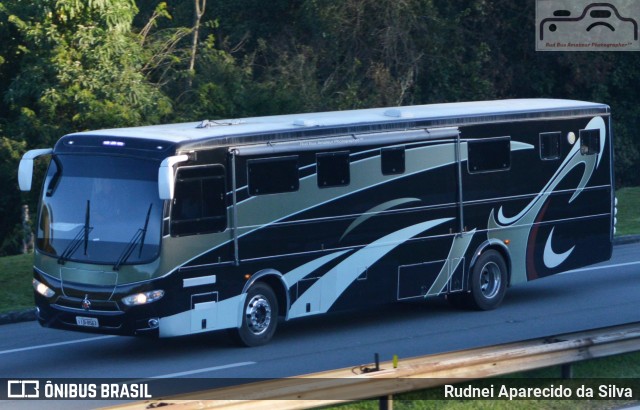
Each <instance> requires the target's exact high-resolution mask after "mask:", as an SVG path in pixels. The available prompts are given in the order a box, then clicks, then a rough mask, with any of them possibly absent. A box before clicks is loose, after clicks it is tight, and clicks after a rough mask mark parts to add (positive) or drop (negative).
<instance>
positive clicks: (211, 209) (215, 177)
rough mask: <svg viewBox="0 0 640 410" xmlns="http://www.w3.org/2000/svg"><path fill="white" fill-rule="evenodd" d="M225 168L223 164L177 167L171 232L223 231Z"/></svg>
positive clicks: (224, 222) (188, 233) (225, 217)
mask: <svg viewBox="0 0 640 410" xmlns="http://www.w3.org/2000/svg"><path fill="white" fill-rule="evenodd" d="M224 174H225V173H224V168H223V167H222V166H220V165H215V166H197V167H185V168H180V169H178V172H177V174H176V190H175V198H174V200H173V204H172V207H171V235H172V236H184V235H194V234H198V233H210V232H220V231H224V230H225V229H226V227H227V206H226V203H225V196H226V189H225V176H224Z"/></svg>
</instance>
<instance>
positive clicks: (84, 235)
mask: <svg viewBox="0 0 640 410" xmlns="http://www.w3.org/2000/svg"><path fill="white" fill-rule="evenodd" d="M90 221H91V201H89V200H88V199H87V209H86V210H85V213H84V226H83V227H82V229H81V230H80V232H78V234H77V235H76V236H75V237H74V238H73V240H72V241H71V242H70V243H69V245H67V247H66V248H65V249H64V252H62V255H60V257H59V258H58V263H59V264H60V265H64V263H65V262H66V261H68V260H69V259H71V256H73V254H74V253H75V252H76V251H77V250H78V248H79V247H80V242H82V241H83V240H84V255H85V256H86V255H87V248H88V246H89V233H90V232H91V231H92V230H93V227H92V226H89V223H90Z"/></svg>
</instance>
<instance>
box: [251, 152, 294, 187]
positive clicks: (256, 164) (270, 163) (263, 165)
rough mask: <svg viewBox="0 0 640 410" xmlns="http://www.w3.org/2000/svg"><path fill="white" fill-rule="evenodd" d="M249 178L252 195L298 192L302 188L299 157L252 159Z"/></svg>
mask: <svg viewBox="0 0 640 410" xmlns="http://www.w3.org/2000/svg"><path fill="white" fill-rule="evenodd" d="M247 176H248V178H249V194H251V195H266V194H277V193H281V192H293V191H297V190H298V188H299V187H300V177H299V175H298V157H297V156H295V155H293V156H288V157H279V158H263V159H250V160H249V161H247Z"/></svg>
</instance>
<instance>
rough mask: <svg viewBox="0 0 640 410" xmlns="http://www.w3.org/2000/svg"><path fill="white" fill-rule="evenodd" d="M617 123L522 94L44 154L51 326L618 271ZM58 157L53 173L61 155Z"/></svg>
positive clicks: (160, 135)
mask: <svg viewBox="0 0 640 410" xmlns="http://www.w3.org/2000/svg"><path fill="white" fill-rule="evenodd" d="M610 115H611V112H610V108H609V107H608V106H607V105H605V104H600V103H592V102H582V101H573V100H560V99H512V100H499V101H477V102H459V103H447V104H431V105H420V106H403V107H390V108H374V109H362V110H350V111H336V112H317V113H302V114H295V115H279V116H264V117H254V118H241V119H231V120H204V121H200V122H193V123H181V124H168V125H153V126H142V127H132V128H117V129H104V130H96V131H88V132H78V133H73V134H69V135H65V136H63V137H62V138H61V139H60V140H59V141H57V143H56V144H55V146H54V147H53V148H47V149H36V150H31V151H28V152H27V153H26V154H24V156H23V158H22V160H21V162H20V166H19V173H18V174H19V185H20V188H21V189H22V190H23V191H28V190H30V189H31V185H32V180H33V172H34V171H33V169H34V159H35V158H37V157H41V156H48V157H50V159H49V164H48V169H47V172H46V175H45V177H44V180H43V186H42V194H41V197H40V204H39V207H38V208H39V209H38V218H37V226H36V231H37V232H36V244H35V248H36V249H35V256H34V266H33V275H34V277H33V287H34V295H35V302H36V307H37V318H38V321H39V322H40V324H41V325H43V326H45V327H51V328H60V329H70V330H76V331H86V332H96V333H106V334H120V335H140V336H144V335H148V336H154V337H170V336H180V335H188V334H196V333H203V332H210V331H217V330H222V329H228V330H229V332H230V334H231V335H232V336H233V337H234V338H235V339H236V340H237V341H238V342H239V343H240V344H242V345H246V346H256V345H261V344H264V343H267V342H268V341H269V340H270V339H272V337H273V335H274V332H275V331H276V327H277V324H278V321H279V320H291V319H296V318H303V317H307V316H313V315H320V314H323V313H327V312H336V311H341V310H346V309H355V308H366V307H368V306H372V305H378V304H383V303H392V302H402V301H419V300H423V299H425V298H431V297H444V298H446V299H447V300H448V301H450V302H451V304H452V305H454V306H458V307H465V308H473V309H478V310H490V309H494V308H496V307H498V305H500V303H501V302H502V300H503V298H504V295H505V292H506V290H507V288H508V287H510V286H512V285H515V284H518V283H522V282H527V281H531V280H534V279H538V278H543V277H546V276H549V275H553V274H556V273H559V272H563V271H567V270H570V269H576V268H579V267H583V266H586V265H589V264H593V263H596V262H601V261H606V260H608V259H609V258H610V257H611V253H612V242H613V235H614V230H615V224H616V218H615V214H616V204H615V197H614V189H613V181H614V178H613V150H612V133H611V119H610ZM45 160H46V159H45Z"/></svg>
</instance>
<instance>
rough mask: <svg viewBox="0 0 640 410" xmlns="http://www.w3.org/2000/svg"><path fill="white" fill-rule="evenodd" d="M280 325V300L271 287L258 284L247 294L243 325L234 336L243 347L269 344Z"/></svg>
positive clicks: (233, 333) (243, 310)
mask: <svg viewBox="0 0 640 410" xmlns="http://www.w3.org/2000/svg"><path fill="white" fill-rule="evenodd" d="M277 325H278V299H277V298H276V295H275V293H274V292H273V290H272V289H271V287H270V286H269V285H267V284H265V283H262V282H258V283H256V284H255V285H253V286H252V287H251V288H250V289H249V291H248V292H247V297H246V299H245V302H244V307H243V309H242V324H241V325H240V327H239V328H237V329H232V335H233V336H234V338H235V339H236V341H237V342H238V343H240V344H241V345H243V346H249V347H252V346H260V345H263V344H266V343H268V342H269V341H270V340H271V338H272V337H273V334H274V333H275V331H276V327H277Z"/></svg>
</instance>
